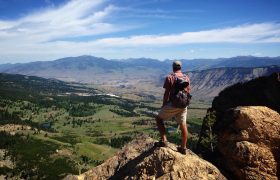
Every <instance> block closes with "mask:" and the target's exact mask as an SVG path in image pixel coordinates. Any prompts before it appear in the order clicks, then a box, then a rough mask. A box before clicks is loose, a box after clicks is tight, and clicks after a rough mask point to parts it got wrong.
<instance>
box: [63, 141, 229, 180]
mask: <svg viewBox="0 0 280 180" xmlns="http://www.w3.org/2000/svg"><path fill="white" fill-rule="evenodd" d="M154 142H155V141H154V140H153V139H151V138H149V137H146V136H142V137H139V138H138V139H136V140H134V141H132V142H131V143H129V144H127V145H126V146H125V147H123V148H122V149H121V150H120V151H119V152H118V153H117V154H116V155H115V156H113V157H112V158H110V159H108V160H107V161H105V162H104V163H103V164H101V165H100V166H97V167H96V168H94V169H92V170H90V171H88V172H86V173H84V174H82V175H80V176H67V177H66V178H65V179H68V180H69V179H71V180H74V179H225V177H224V176H223V175H222V174H221V173H220V171H219V170H218V169H217V168H216V167H215V166H213V165H212V164H211V163H209V162H207V161H205V160H203V159H201V158H199V157H198V156H197V155H196V154H194V153H193V152H191V151H190V150H189V151H188V152H187V154H186V155H182V154H180V153H178V152H177V151H176V146H175V145H174V144H169V146H168V147H164V148H159V147H153V144H154Z"/></svg>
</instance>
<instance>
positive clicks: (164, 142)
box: [154, 141, 167, 147]
mask: <svg viewBox="0 0 280 180" xmlns="http://www.w3.org/2000/svg"><path fill="white" fill-rule="evenodd" d="M154 146H155V147H167V141H158V142H155V144H154Z"/></svg>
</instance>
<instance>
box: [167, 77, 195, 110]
mask: <svg viewBox="0 0 280 180" xmlns="http://www.w3.org/2000/svg"><path fill="white" fill-rule="evenodd" d="M172 75H173V76H174V77H175V82H174V85H173V87H172V88H171V91H170V101H171V103H172V105H173V107H176V108H185V107H187V106H188V105H189V104H190V100H191V97H192V96H191V95H190V94H189V93H187V92H186V91H184V89H185V88H186V87H187V86H188V85H189V82H188V81H186V80H185V79H186V75H184V77H183V78H179V77H178V76H177V75H176V74H175V73H173V74H172Z"/></svg>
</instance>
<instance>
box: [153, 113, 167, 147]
mask: <svg viewBox="0 0 280 180" xmlns="http://www.w3.org/2000/svg"><path fill="white" fill-rule="evenodd" d="M156 121H157V127H158V130H159V133H160V138H161V140H162V141H163V142H167V138H166V134H165V127H164V123H163V120H162V119H161V118H159V117H158V116H157V117H156Z"/></svg>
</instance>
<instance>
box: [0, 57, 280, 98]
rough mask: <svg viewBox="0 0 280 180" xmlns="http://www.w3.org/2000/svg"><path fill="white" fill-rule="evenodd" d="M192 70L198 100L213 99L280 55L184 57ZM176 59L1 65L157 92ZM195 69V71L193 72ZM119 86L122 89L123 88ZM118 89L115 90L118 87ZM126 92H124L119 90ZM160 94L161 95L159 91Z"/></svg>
mask: <svg viewBox="0 0 280 180" xmlns="http://www.w3.org/2000/svg"><path fill="white" fill-rule="evenodd" d="M182 62H183V71H189V76H190V78H191V84H192V87H193V93H194V95H195V97H196V98H197V99H209V98H210V99H211V98H213V97H214V96H216V95H217V94H218V93H219V92H220V91H221V90H222V89H224V88H225V87H226V86H229V85H232V84H234V83H237V82H239V81H247V80H250V79H253V78H256V77H258V76H263V75H268V74H269V73H272V72H274V71H278V72H279V71H280V70H279V67H280V57H275V58H270V57H253V56H240V57H234V58H220V59H195V60H182ZM171 65H172V61H171V60H165V61H159V60H156V59H148V58H138V59H125V60H107V59H104V58H99V57H94V56H79V57H67V58H62V59H58V60H55V61H43V62H31V63H23V64H20V63H18V64H3V65H0V72H4V73H11V74H23V75H32V76H39V77H44V78H55V79H59V80H64V81H70V82H82V83H93V84H96V85H99V86H106V88H108V90H109V91H110V90H113V89H112V88H113V87H114V88H119V89H120V88H121V89H122V90H123V92H127V91H137V93H138V94H141V95H143V94H145V92H148V93H146V94H145V95H149V94H153V95H154V94H155V93H156V92H160V93H161V91H162V89H160V90H154V89H155V88H158V87H160V86H162V84H163V79H164V77H165V76H166V74H168V73H169V72H171V71H172V69H171ZM190 71H191V72H190ZM119 89H118V91H119ZM114 90H115V89H114ZM119 92H120V93H122V91H119ZM156 96H157V97H160V96H161V94H159V93H158V94H157V95H156Z"/></svg>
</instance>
